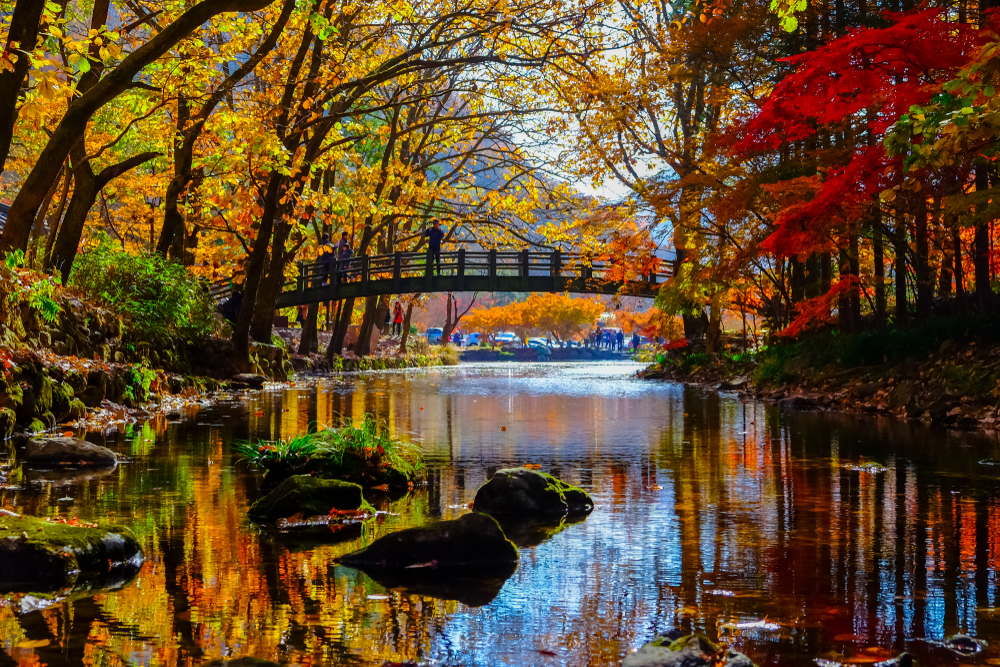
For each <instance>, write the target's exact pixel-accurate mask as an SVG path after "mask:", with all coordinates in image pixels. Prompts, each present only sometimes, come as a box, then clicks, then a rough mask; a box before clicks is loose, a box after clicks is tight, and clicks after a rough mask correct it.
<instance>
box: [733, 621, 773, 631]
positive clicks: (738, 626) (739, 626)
mask: <svg viewBox="0 0 1000 667" xmlns="http://www.w3.org/2000/svg"><path fill="white" fill-rule="evenodd" d="M722 627H723V628H725V629H726V630H771V631H773V630H780V629H781V626H780V625H778V624H777V623H772V622H771V621H768V620H760V621H740V622H736V621H731V622H729V623H723V624H722Z"/></svg>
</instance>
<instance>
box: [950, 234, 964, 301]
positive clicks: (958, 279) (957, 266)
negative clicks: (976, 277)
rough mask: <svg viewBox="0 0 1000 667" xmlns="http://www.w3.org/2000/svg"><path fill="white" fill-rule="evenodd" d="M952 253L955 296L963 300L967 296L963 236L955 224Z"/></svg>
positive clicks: (952, 236)
mask: <svg viewBox="0 0 1000 667" xmlns="http://www.w3.org/2000/svg"><path fill="white" fill-rule="evenodd" d="M953 222H954V221H953ZM951 252H952V254H953V257H952V262H953V264H954V269H953V271H952V272H953V273H954V274H955V296H957V297H958V298H960V299H961V298H962V297H964V296H965V267H964V266H963V265H962V234H961V233H960V232H959V229H958V225H957V224H953V226H952V228H951Z"/></svg>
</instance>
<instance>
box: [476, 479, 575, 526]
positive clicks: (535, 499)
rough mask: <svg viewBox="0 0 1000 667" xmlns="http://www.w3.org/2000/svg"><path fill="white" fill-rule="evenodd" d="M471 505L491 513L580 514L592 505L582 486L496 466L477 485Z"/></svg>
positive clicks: (495, 514) (530, 514) (512, 514)
mask: <svg viewBox="0 0 1000 667" xmlns="http://www.w3.org/2000/svg"><path fill="white" fill-rule="evenodd" d="M473 508H474V509H475V510H476V511H477V512H486V513H488V514H492V515H494V516H563V515H570V516H579V515H582V514H589V513H590V512H591V511H592V510H593V509H594V501H593V500H592V499H591V498H590V495H588V494H587V492H586V491H584V490H583V489H581V488H579V487H576V486H572V485H571V484H567V483H566V482H563V481H562V480H560V479H556V478H555V477H553V476H552V475H549V474H547V473H544V472H539V471H537V470H529V469H528V468H508V469H506V470H498V471H497V472H496V473H495V474H494V475H493V479H491V480H490V481H488V482H487V483H486V484H484V485H482V486H481V487H479V491H477V492H476V499H475V500H474V501H473Z"/></svg>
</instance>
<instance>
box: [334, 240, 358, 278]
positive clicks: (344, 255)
mask: <svg viewBox="0 0 1000 667" xmlns="http://www.w3.org/2000/svg"><path fill="white" fill-rule="evenodd" d="M353 256H354V251H353V250H352V249H351V241H350V239H348V238H347V232H344V233H343V234H341V235H340V242H339V243H338V244H337V260H338V264H339V269H338V275H337V282H338V283H343V282H347V262H348V260H350V259H351V257H353Z"/></svg>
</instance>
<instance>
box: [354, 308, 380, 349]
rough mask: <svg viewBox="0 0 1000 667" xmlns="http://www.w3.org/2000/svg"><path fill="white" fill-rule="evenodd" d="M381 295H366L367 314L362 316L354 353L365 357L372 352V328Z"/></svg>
mask: <svg viewBox="0 0 1000 667" xmlns="http://www.w3.org/2000/svg"><path fill="white" fill-rule="evenodd" d="M378 301H379V297H377V296H369V297H365V314H364V315H363V316H362V317H361V326H359V327H358V340H357V342H356V343H354V354H356V355H358V356H359V357H363V356H366V355H369V354H371V353H372V329H373V328H374V324H375V311H376V310H378Z"/></svg>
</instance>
